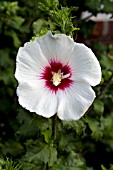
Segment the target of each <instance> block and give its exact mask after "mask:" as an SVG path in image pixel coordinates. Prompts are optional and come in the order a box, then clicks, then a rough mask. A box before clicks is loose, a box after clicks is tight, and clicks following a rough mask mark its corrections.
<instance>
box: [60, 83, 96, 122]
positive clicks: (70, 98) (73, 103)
mask: <svg viewBox="0 0 113 170" xmlns="http://www.w3.org/2000/svg"><path fill="white" fill-rule="evenodd" d="M58 97H59V100H58V102H59V104H58V117H59V118H60V119H61V120H78V119H80V118H81V117H82V116H83V115H84V114H85V112H86V111H87V109H88V108H89V107H90V106H91V104H92V102H93V100H94V98H95V92H94V91H93V89H92V88H91V86H90V85H88V84H85V83H84V84H81V83H76V84H74V85H73V86H71V87H70V89H68V90H67V91H65V92H63V91H60V92H59V95H58Z"/></svg>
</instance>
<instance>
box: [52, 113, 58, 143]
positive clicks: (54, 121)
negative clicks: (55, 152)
mask: <svg viewBox="0 0 113 170" xmlns="http://www.w3.org/2000/svg"><path fill="white" fill-rule="evenodd" d="M56 121H57V114H55V115H54V116H53V117H52V138H53V140H55V138H56Z"/></svg>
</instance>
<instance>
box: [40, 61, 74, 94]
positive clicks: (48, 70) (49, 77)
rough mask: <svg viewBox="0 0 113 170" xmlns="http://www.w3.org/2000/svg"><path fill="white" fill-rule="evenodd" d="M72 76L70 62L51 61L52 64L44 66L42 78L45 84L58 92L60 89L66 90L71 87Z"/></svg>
mask: <svg viewBox="0 0 113 170" xmlns="http://www.w3.org/2000/svg"><path fill="white" fill-rule="evenodd" d="M71 76H72V72H71V68H70V67H69V65H68V64H66V65H63V64H62V63H61V62H56V61H51V62H50V66H47V67H45V68H44V71H43V73H42V75H41V78H42V79H44V80H45V86H46V87H47V88H49V89H50V90H52V91H53V92H55V93H56V92H57V90H58V89H60V90H65V89H66V88H69V87H70V85H71V84H72V83H73V81H72V80H71V79H70V78H71Z"/></svg>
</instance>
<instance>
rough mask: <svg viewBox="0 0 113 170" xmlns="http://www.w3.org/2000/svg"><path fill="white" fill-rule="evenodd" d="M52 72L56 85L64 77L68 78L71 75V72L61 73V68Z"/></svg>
mask: <svg viewBox="0 0 113 170" xmlns="http://www.w3.org/2000/svg"><path fill="white" fill-rule="evenodd" d="M52 74H53V76H52V82H53V84H54V85H55V86H58V85H59V84H60V83H61V81H62V79H65V78H68V77H69V76H70V74H66V75H63V73H61V70H59V71H58V72H57V73H55V72H52Z"/></svg>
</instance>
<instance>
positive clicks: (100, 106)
mask: <svg viewBox="0 0 113 170" xmlns="http://www.w3.org/2000/svg"><path fill="white" fill-rule="evenodd" d="M94 110H95V111H96V112H97V113H103V112H104V103H103V102H102V101H101V100H98V99H96V100H95V101H94Z"/></svg>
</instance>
